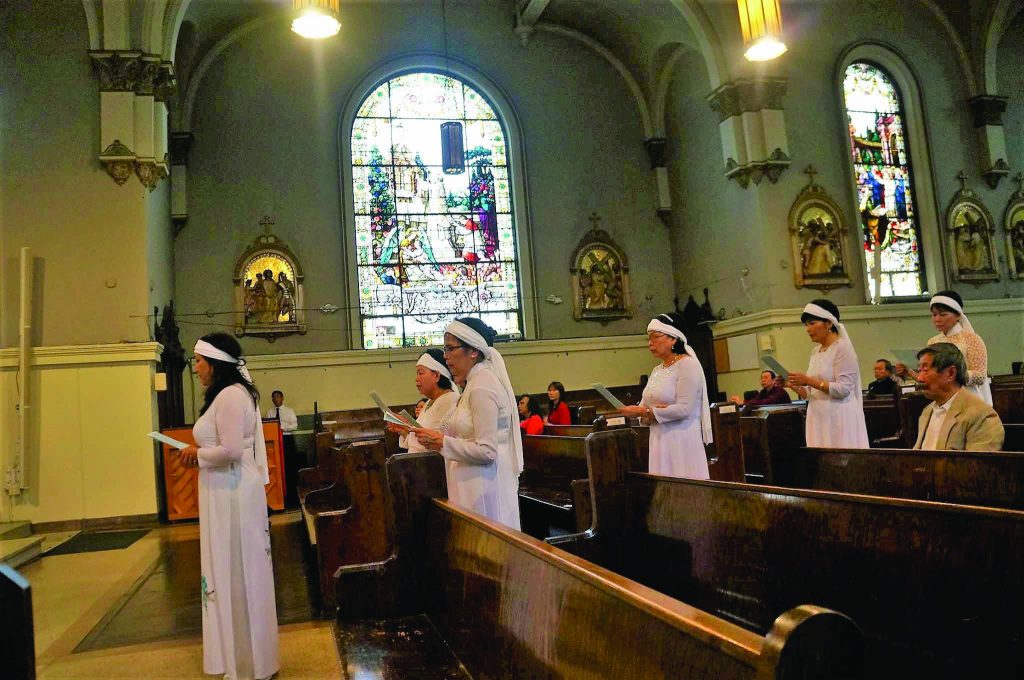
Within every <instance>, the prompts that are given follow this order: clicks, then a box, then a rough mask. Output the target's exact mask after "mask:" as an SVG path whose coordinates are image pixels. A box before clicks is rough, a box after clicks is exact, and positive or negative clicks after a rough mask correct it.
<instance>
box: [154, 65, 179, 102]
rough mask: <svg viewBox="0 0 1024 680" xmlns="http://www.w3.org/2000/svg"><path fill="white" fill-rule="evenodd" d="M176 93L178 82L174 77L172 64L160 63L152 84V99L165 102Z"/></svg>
mask: <svg viewBox="0 0 1024 680" xmlns="http://www.w3.org/2000/svg"><path fill="white" fill-rule="evenodd" d="M177 92H178V80H177V77H176V76H175V75H174V64H173V63H171V62H169V61H164V62H161V63H160V68H159V70H158V71H157V74H156V79H155V81H154V83H153V97H155V98H156V100H157V101H158V102H165V101H167V100H168V99H170V98H171V97H173V96H174V95H175V94H177Z"/></svg>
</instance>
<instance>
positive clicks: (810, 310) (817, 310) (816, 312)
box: [804, 302, 864, 403]
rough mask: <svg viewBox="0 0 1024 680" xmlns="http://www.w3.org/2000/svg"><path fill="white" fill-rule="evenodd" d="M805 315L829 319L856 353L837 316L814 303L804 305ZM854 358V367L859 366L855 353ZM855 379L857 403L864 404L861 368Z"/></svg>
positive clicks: (844, 327) (858, 369)
mask: <svg viewBox="0 0 1024 680" xmlns="http://www.w3.org/2000/svg"><path fill="white" fill-rule="evenodd" d="M804 314H810V315H811V316H815V317H817V318H819V319H827V320H829V321H831V322H832V323H833V324H835V326H836V330H838V331H839V337H840V338H842V339H843V340H845V341H846V344H847V345H849V346H850V351H851V352H854V350H853V343H852V342H850V334H849V333H847V332H846V326H845V325H843V324H841V323H839V319H837V318H836V317H835V315H834V314H832V312H830V311H828V310H827V309H825V308H824V307H819V306H818V305H816V304H814V303H813V302H809V303H807V304H806V305H804ZM853 356H854V365H857V362H856V356H857V353H856V352H854V354H853ZM855 379H856V383H857V388H856V389H855V390H854V393H855V394H856V395H857V401H859V402H861V403H863V401H864V395H862V394H861V391H860V386H861V382H860V367H859V366H858V368H857V371H856V373H855Z"/></svg>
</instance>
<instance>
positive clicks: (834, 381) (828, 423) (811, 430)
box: [786, 300, 869, 449]
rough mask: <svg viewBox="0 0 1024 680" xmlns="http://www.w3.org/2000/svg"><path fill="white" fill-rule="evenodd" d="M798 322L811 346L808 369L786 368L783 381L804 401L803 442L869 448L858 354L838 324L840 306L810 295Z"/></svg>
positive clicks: (842, 327)
mask: <svg viewBox="0 0 1024 680" xmlns="http://www.w3.org/2000/svg"><path fill="white" fill-rule="evenodd" d="M800 321H801V322H802V323H803V324H804V330H806V331H807V336H808V337H809V338H810V339H811V341H812V342H814V343H815V346H814V349H812V350H811V361H810V364H809V365H808V367H807V373H795V372H793V373H790V374H789V381H788V382H787V383H786V386H787V387H789V388H791V389H793V390H796V393H797V394H798V395H800V398H801V399H806V400H807V446H822V447H829V448H837V449H866V448H868V447H869V444H868V428H867V425H866V424H865V422H864V402H863V397H862V396H861V381H860V368H859V367H858V365H857V353H856V352H854V350H853V344H852V343H851V342H850V336H849V335H847V333H846V326H844V325H843V324H841V323H839V308H838V307H836V306H835V305H834V304H833V303H832V302H830V301H829V300H815V301H813V302H811V303H810V304H809V305H807V306H806V307H804V312H803V314H801V315H800Z"/></svg>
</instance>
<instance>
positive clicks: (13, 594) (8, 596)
mask: <svg viewBox="0 0 1024 680" xmlns="http://www.w3.org/2000/svg"><path fill="white" fill-rule="evenodd" d="M0 668H2V669H3V677H5V678H9V679H10V680H35V677H36V647H35V631H34V628H33V624H32V588H31V586H29V583H28V581H26V580H25V579H24V578H23V577H22V576H21V574H19V573H18V572H17V571H15V570H14V569H12V568H11V567H9V566H8V565H6V564H3V563H2V562H0Z"/></svg>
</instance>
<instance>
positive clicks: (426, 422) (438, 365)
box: [387, 349, 459, 453]
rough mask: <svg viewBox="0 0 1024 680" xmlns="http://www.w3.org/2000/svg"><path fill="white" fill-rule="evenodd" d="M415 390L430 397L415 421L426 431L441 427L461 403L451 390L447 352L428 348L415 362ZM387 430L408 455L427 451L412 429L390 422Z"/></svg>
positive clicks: (455, 393) (456, 394)
mask: <svg viewBox="0 0 1024 680" xmlns="http://www.w3.org/2000/svg"><path fill="white" fill-rule="evenodd" d="M416 389H417V390H419V392H420V394H422V395H423V396H424V397H426V398H427V403H426V404H425V405H424V406H423V409H422V411H420V412H419V413H417V414H416V420H417V421H418V422H419V424H420V425H422V426H423V427H425V428H436V427H440V426H441V421H442V420H443V419H444V417H445V416H446V415H448V412H449V411H451V410H452V408H453V407H454V406H455V404H456V403H458V401H459V395H458V393H457V392H455V391H454V390H453V389H452V374H451V371H449V370H448V367H447V366H446V365H445V363H444V352H442V351H441V350H439V349H428V350H427V351H426V352H424V353H423V354H421V355H420V358H419V361H417V362H416ZM387 428H388V430H390V431H391V432H396V433H398V434H399V435H400V436H399V438H398V444H399V446H401V447H402V448H403V449H406V450H408V451H409V453H417V452H419V451H427V450H428V449H427V447H426V446H424V445H423V444H422V443H421V442H420V440H419V439H418V438H417V437H416V433H415V432H412V428H411V427H405V426H403V425H398V424H396V423H391V422H389V423H388V424H387Z"/></svg>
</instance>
